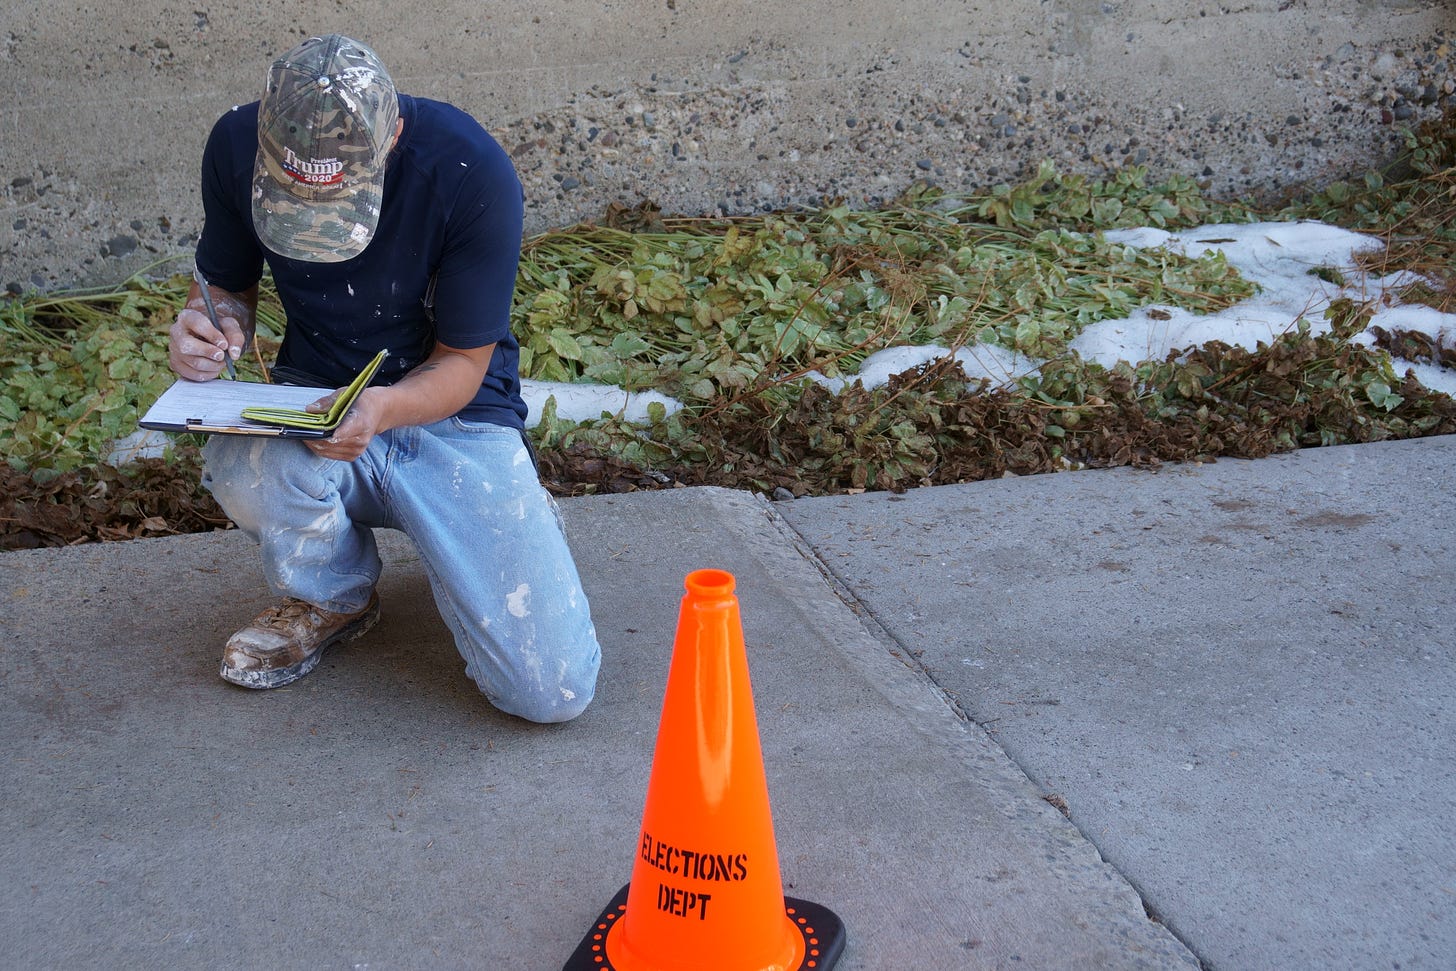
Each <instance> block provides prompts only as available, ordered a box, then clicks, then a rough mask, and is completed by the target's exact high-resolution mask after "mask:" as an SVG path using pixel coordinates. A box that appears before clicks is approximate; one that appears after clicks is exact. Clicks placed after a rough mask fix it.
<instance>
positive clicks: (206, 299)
mask: <svg viewBox="0 0 1456 971" xmlns="http://www.w3.org/2000/svg"><path fill="white" fill-rule="evenodd" d="M192 279H194V280H196V281H197V286H198V289H200V290H201V291H202V302H203V304H204V305H205V306H206V307H207V319H208V320H210V321H212V327H213V329H214V330H216V331H217V332H218V333H219V334H221V333H222V327H221V326H219V324H218V322H217V307H216V306H214V305H213V302H212V291H211V290H209V289H208V288H207V278H206V277H204V276H203V275H202V268H201V267H199V266H197V264H195V263H194V264H193V265H192ZM222 362H223V364H225V365H227V373H228V378H230V379H231V380H233V381H236V380H237V379H238V372H237V369H236V368H234V367H233V356H232V354H230V353H228V352H227V351H223V352H222Z"/></svg>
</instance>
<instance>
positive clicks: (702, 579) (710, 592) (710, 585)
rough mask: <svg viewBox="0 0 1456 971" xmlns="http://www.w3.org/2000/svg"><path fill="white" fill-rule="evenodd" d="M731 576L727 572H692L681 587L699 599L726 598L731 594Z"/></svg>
mask: <svg viewBox="0 0 1456 971" xmlns="http://www.w3.org/2000/svg"><path fill="white" fill-rule="evenodd" d="M733 583H734V580H733V574H731V573H729V572H728V571H727V570H694V571H693V572H692V573H689V574H688V575H687V579H686V580H684V581H683V585H684V586H685V587H687V591H688V593H690V594H693V595H695V596H699V597H728V596H732V594H733Z"/></svg>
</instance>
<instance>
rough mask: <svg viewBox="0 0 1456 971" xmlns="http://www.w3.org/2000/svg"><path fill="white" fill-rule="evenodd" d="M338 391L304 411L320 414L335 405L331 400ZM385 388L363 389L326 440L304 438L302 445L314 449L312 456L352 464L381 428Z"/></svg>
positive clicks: (335, 397) (337, 394) (340, 390)
mask: <svg viewBox="0 0 1456 971" xmlns="http://www.w3.org/2000/svg"><path fill="white" fill-rule="evenodd" d="M343 390H344V389H343V388H340V389H339V390H338V391H335V392H334V393H333V394H331V395H328V396H326V397H323V398H320V399H319V400H317V401H315V402H314V403H313V404H311V405H309V406H308V407H307V408H305V409H304V410H305V411H308V412H312V413H314V414H323V413H324V412H326V411H328V410H329V408H331V407H332V406H333V404H334V400H335V399H337V398H338V397H339V394H340V393H341V392H342V391H343ZM386 390H387V389H385V388H365V389H364V390H363V391H361V392H359V397H357V398H355V399H354V403H353V405H351V406H350V407H349V410H348V412H346V413H345V415H344V418H343V420H342V421H340V422H339V426H338V427H337V428H335V429H334V433H333V434H332V435H330V436H329V437H328V438H306V439H304V440H303V441H304V444H305V445H307V446H308V447H309V448H311V449H313V451H314V454H315V455H318V456H319V457H321V458H326V459H337V460H338V461H340V462H352V461H354V460H355V459H356V458H358V457H359V456H361V455H363V454H364V450H365V449H366V448H368V447H369V442H370V440H371V439H373V438H374V436H375V435H377V434H379V433H380V432H381V431H384V429H383V428H382V427H380V426H381V423H382V420H383V416H384V409H383V407H382V406H383V395H382V394H381V392H384V391H386Z"/></svg>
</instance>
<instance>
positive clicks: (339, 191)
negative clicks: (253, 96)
mask: <svg viewBox="0 0 1456 971" xmlns="http://www.w3.org/2000/svg"><path fill="white" fill-rule="evenodd" d="M398 118H399V97H398V95H397V94H396V93H395V90H394V81H393V80H391V79H390V76H389V72H388V71H386V70H385V69H384V65H383V64H381V63H380V61H379V57H378V56H377V55H376V54H375V53H374V52H373V51H372V50H370V49H369V48H368V47H366V46H364V45H363V44H361V43H359V42H358V41H356V40H351V39H350V38H348V37H344V36H342V35H339V34H329V35H327V36H325V37H313V38H310V39H309V40H306V41H304V42H303V43H302V44H299V45H298V46H297V47H295V48H294V49H293V50H291V51H289V52H288V53H287V54H285V55H283V56H282V57H280V58H279V59H278V60H276V61H274V62H273V66H272V68H271V69H269V71H268V89H267V91H266V92H265V93H264V95H263V99H262V101H261V103H260V104H259V106H258V158H257V162H256V164H255V165H254V168H253V226H254V228H255V229H257V231H258V236H259V237H260V238H261V239H262V241H263V244H264V245H265V246H267V247H268V248H269V249H270V250H272V251H273V252H275V253H278V254H280V255H282V256H286V257H288V258H290V259H295V260H308V261H311V262H318V263H338V262H342V261H343V260H347V259H350V258H352V257H354V256H357V255H359V253H361V252H363V250H364V247H366V246H368V245H369V240H370V239H372V238H373V237H374V230H375V228H376V227H377V226H378V225H379V209H380V206H381V204H382V202H383V199H384V166H385V160H386V159H387V158H388V155H389V150H390V147H391V146H392V145H393V144H394V129H395V122H396V120H397V119H398Z"/></svg>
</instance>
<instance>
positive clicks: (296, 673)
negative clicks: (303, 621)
mask: <svg viewBox="0 0 1456 971" xmlns="http://www.w3.org/2000/svg"><path fill="white" fill-rule="evenodd" d="M377 623H379V601H378V600H375V601H374V602H373V603H372V604H371V605H370V607H369V610H368V612H367V613H365V614H364V616H362V617H360V618H358V619H357V620H355V621H353V622H352V623H350V624H349V625H347V626H345V627H341V628H340V629H339V630H338V632H337V633H335V634H334V636H332V637H330V638H329V639H328V640H326V641H324V642H323V643H322V644H320V645H319V648H318V650H317V651H314V652H313V653H312V654H310V655H309V656H308V657H306V658H304V659H303V660H302V661H299V662H298V663H297V664H291V665H289V666H288V667H286V668H274V669H273V670H271V671H242V670H239V669H237V668H231V667H228V665H227V664H226V663H224V664H223V665H222V668H221V669H220V670H219V671H218V674H220V675H221V676H222V679H223V680H224V681H226V682H228V683H229V684H235V685H237V686H238V687H240V688H252V689H254V690H256V691H265V690H267V689H269V688H281V687H283V686H284V685H286V684H292V683H293V682H295V681H297V680H298V679H299V678H302V677H304V676H305V675H307V674H308V673H309V672H311V671H312V670H313V669H314V668H316V667H318V663H319V661H320V660H321V659H322V658H323V656H324V651H327V650H328V649H329V648H331V647H333V646H334V645H335V644H346V643H348V642H349V641H356V640H358V639H359V638H361V637H363V636H364V635H365V634H367V633H369V631H370V629H371V628H373V626H374V625H375V624H377Z"/></svg>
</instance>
